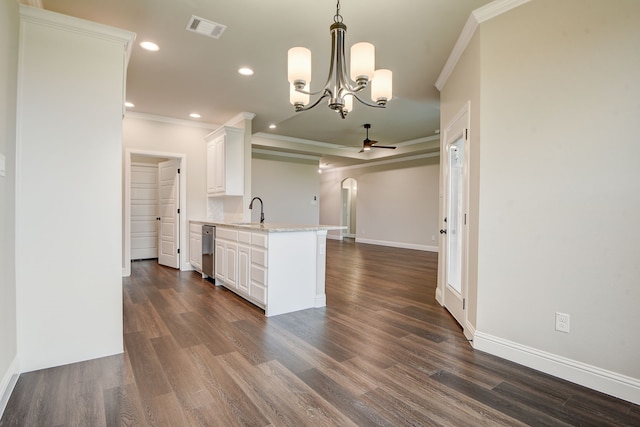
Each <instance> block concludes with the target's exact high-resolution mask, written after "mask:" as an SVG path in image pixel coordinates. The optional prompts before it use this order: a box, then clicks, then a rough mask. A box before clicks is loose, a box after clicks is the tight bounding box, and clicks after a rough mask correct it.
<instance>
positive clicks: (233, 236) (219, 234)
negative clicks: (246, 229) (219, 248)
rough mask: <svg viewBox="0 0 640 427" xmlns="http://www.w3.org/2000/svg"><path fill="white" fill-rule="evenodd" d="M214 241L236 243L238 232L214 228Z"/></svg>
mask: <svg viewBox="0 0 640 427" xmlns="http://www.w3.org/2000/svg"><path fill="white" fill-rule="evenodd" d="M216 239H225V240H231V241H233V242H237V241H238V230H233V229H230V228H221V227H216Z"/></svg>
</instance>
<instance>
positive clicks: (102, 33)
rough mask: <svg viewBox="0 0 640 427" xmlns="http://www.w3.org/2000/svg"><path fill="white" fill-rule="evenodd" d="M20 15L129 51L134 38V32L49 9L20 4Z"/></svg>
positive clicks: (26, 19) (29, 20)
mask: <svg viewBox="0 0 640 427" xmlns="http://www.w3.org/2000/svg"><path fill="white" fill-rule="evenodd" d="M20 17H21V19H22V21H24V22H33V23H36V24H39V25H42V26H47V27H51V28H57V29H60V30H63V31H69V32H74V33H78V34H82V35H84V36H88V37H93V38H96V39H101V40H109V41H115V42H118V43H122V44H124V46H125V51H127V52H129V51H130V49H131V45H132V44H133V42H134V40H135V39H136V34H135V33H132V32H131V31H126V30H121V29H120V28H114V27H110V26H108V25H103V24H98V23H96V22H91V21H87V20H84V19H80V18H75V17H72V16H68V15H63V14H61V13H56V12H52V11H50V10H45V9H40V8H37V7H32V6H26V5H24V4H20Z"/></svg>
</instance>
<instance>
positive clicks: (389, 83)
mask: <svg viewBox="0 0 640 427" xmlns="http://www.w3.org/2000/svg"><path fill="white" fill-rule="evenodd" d="M392 96H393V73H392V72H391V70H385V69H380V70H376V71H375V74H374V75H373V80H372V81H371V99H372V100H374V101H375V102H377V103H378V105H385V104H386V103H387V101H388V100H390V99H391V97H392Z"/></svg>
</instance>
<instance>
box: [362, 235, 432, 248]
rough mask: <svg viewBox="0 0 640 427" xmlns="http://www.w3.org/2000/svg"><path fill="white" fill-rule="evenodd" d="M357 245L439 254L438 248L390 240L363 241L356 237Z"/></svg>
mask: <svg viewBox="0 0 640 427" xmlns="http://www.w3.org/2000/svg"><path fill="white" fill-rule="evenodd" d="M356 243H366V244H369V245H378V246H390V247H392V248H402V249H415V250H417V251H425V252H438V247H437V246H427V245H421V244H418V243H404V242H391V241H388V240H375V239H363V238H361V237H356Z"/></svg>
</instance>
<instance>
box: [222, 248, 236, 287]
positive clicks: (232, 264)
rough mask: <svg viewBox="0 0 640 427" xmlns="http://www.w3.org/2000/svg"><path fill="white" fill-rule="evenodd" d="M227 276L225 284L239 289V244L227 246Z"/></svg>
mask: <svg viewBox="0 0 640 427" xmlns="http://www.w3.org/2000/svg"><path fill="white" fill-rule="evenodd" d="M224 252H225V260H224V262H225V264H226V266H225V270H226V271H225V276H224V282H225V283H226V284H227V285H229V286H231V287H233V288H236V289H237V288H238V244H237V243H232V242H227V243H226V244H225V251H224Z"/></svg>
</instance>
